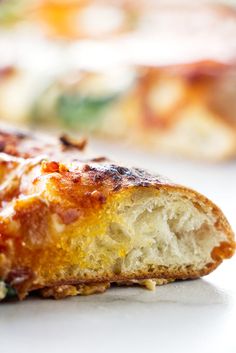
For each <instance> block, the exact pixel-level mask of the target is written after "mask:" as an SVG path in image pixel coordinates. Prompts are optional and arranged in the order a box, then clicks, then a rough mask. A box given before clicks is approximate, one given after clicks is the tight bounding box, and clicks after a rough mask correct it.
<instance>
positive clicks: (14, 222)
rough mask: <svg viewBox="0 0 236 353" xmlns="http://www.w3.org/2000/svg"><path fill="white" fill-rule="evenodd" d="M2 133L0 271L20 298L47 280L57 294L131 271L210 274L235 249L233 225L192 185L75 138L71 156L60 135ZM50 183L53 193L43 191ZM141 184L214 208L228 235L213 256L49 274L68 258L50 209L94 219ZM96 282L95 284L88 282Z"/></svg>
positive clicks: (162, 275) (67, 221) (64, 219)
mask: <svg viewBox="0 0 236 353" xmlns="http://www.w3.org/2000/svg"><path fill="white" fill-rule="evenodd" d="M0 141H1V146H2V152H3V153H2V154H1V159H2V162H1V163H0V172H1V173H0V175H1V184H0V189H1V190H0V201H1V215H0V278H1V279H2V280H4V281H5V282H6V283H8V284H9V285H11V286H12V287H13V288H14V289H15V290H16V291H17V293H18V296H19V298H24V297H25V296H26V295H27V293H28V292H29V291H32V290H37V289H43V288H47V289H45V290H44V291H43V293H44V295H45V296H54V297H58V298H59V297H63V296H67V295H75V293H77V294H80V293H83V294H84V293H85V292H86V290H87V292H91V291H93V290H94V291H95V292H96V291H97V290H98V289H97V288H98V287H99V288H100V290H104V283H106V286H108V285H109V284H110V283H114V282H119V281H125V282H127V281H130V280H133V279H136V280H143V279H152V278H157V279H158V278H159V279H167V280H168V279H185V278H196V277H199V276H202V275H206V274H208V273H209V272H211V271H212V270H213V269H214V268H216V267H217V266H218V265H219V264H220V263H221V262H222V260H223V259H226V258H229V257H231V256H232V255H233V253H234V250H235V243H234V238H233V232H232V230H231V228H230V225H229V224H228V222H227V220H226V219H225V217H224V216H223V214H222V212H221V211H220V209H219V208H218V207H217V206H215V205H214V204H213V203H212V202H211V201H209V200H208V199H207V198H205V197H204V196H202V195H200V194H198V193H197V192H195V191H193V190H190V189H187V188H185V187H182V186H178V185H175V184H172V183H170V182H169V181H167V180H166V179H164V178H162V177H160V176H153V175H151V174H149V173H148V172H146V171H144V170H141V169H138V168H133V169H132V168H127V167H123V166H120V165H116V164H114V163H112V162H109V161H108V160H104V159H101V158H100V159H98V160H96V159H90V160H89V159H88V158H87V157H86V156H84V155H82V154H81V153H80V152H78V151H77V149H74V147H73V146H68V148H69V149H70V148H71V149H70V151H69V156H71V157H70V158H69V162H70V163H69V162H68V154H67V153H68V151H64V149H63V148H62V150H61V145H60V143H54V144H53V143H44V142H42V141H40V140H37V139H36V140H34V138H32V137H31V136H30V135H28V134H21V133H20V134H19V133H15V134H14V133H9V132H5V131H3V132H0ZM9 146H11V148H9ZM64 159H65V160H66V162H65V163H64ZM6 171H7V172H6ZM9 173H10V175H11V177H9ZM47 183H49V185H50V190H51V194H50V197H49V196H47V197H45V195H44V194H45V193H46V192H47V187H48V186H47V185H48V184H47ZM139 188H150V189H153V190H164V191H167V192H168V191H170V192H172V191H175V192H179V193H180V194H181V195H182V197H184V198H187V199H191V201H192V202H193V203H196V204H197V205H198V207H201V205H204V207H206V208H209V209H210V210H211V211H212V213H213V214H214V215H215V219H216V220H217V222H216V224H215V227H216V228H217V229H218V230H221V231H222V232H223V233H224V234H225V235H226V239H227V240H226V241H225V242H221V244H220V245H219V246H218V247H215V248H214V249H213V251H212V259H213V262H211V263H209V264H207V265H206V266H205V267H204V268H202V269H201V270H198V271H197V270H196V269H195V268H194V267H193V266H192V267H191V266H189V267H175V268H167V267H165V266H156V267H155V268H154V269H150V271H144V272H140V271H139V272H138V273H137V272H135V273H132V272H128V273H124V272H122V273H121V274H114V272H108V273H104V274H103V275H99V276H96V275H93V276H92V277H91V276H89V275H87V276H85V275H80V276H79V278H78V277H75V278H73V276H68V277H67V276H66V275H65V277H64V278H63V280H62V279H59V280H57V279H56V278H55V277H53V275H51V277H50V275H49V277H45V278H44V273H45V274H46V273H47V272H48V273H51V272H52V274H53V266H54V265H57V266H58V263H59V262H60V263H62V265H61V266H63V261H65V263H66V261H69V260H68V259H69V258H68V259H67V258H64V253H63V252H61V251H62V249H61V245H60V242H59V241H60V240H58V235H57V234H56V235H55V236H51V235H50V234H49V232H48V228H49V224H50V222H49V219H51V218H50V217H51V216H52V215H56V216H57V217H58V219H60V224H61V225H62V226H68V227H70V226H71V225H72V226H73V224H74V223H76V221H77V220H82V221H83V219H86V220H88V219H90V215H92V214H94V213H98V212H99V210H102V209H103V207H104V205H106V204H107V202H108V201H109V200H111V199H112V197H114V196H116V195H120V194H122V193H126V192H128V190H131V189H139ZM86 217H87V218H86ZM86 222H87V221H86ZM19 224H20V226H19ZM50 271H51V272H50ZM39 272H40V274H41V275H40V276H38V275H37V273H39ZM94 283H96V284H97V286H95V287H94V288H93V289H92V290H91V289H89V288H90V287H91V284H94ZM98 284H101V285H98ZM75 286H76V289H75ZM86 286H89V288H87V287H86ZM101 288H102V289H101Z"/></svg>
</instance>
